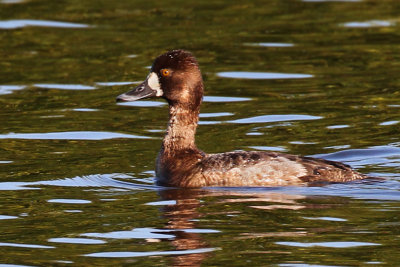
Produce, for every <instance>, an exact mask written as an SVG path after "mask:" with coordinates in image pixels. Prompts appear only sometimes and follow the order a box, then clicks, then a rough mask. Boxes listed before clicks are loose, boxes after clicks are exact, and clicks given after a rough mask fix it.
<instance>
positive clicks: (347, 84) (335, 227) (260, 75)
mask: <svg viewBox="0 0 400 267" xmlns="http://www.w3.org/2000/svg"><path fill="white" fill-rule="evenodd" d="M399 12H400V5H398V1H397V0H379V1H378V0H287V1H279V0H271V1H268V4H266V2H265V1H239V2H232V1H195V2H193V1H192V2H187V1H175V2H172V1H162V2H157V3H150V2H148V1H117V2H115V1H90V0H89V1H46V0H43V1H36V0H30V1H20V0H12V1H10V0H3V1H0V40H1V42H0V56H1V58H2V60H1V61H0V70H1V71H0V103H1V107H2V108H1V111H0V122H1V126H2V127H1V128H0V190H1V197H0V207H1V209H0V230H1V233H2V235H1V240H0V255H1V257H0V265H1V264H4V265H6V266H10V265H11V266H75V265H76V266H89V265H90V266H124V265H127V266H130V265H135V266H200V265H202V266H248V265H252V266H270V265H272V266H371V265H373V266H386V265H387V266H397V265H398V263H399V262H400V256H399V253H398V247H399V236H400V231H399V229H400V227H399V226H400V223H399V214H400V212H399V211H400V175H399V173H400V153H399V152H400V137H399V134H398V133H399V130H400V129H399V126H400V124H399V123H398V122H399V121H400V116H399V107H400V96H399V95H400V94H399V87H400V82H399V78H398V73H399V72H398V67H399V66H398V62H399V61H400V57H399V53H398V51H400V47H399V44H400V35H399V32H400V28H399V27H400V25H399V23H398V14H399ZM174 48H184V49H187V50H190V51H192V52H193V53H194V54H195V55H196V56H197V58H198V61H199V63H200V67H201V70H202V72H203V78H204V82H205V93H206V96H205V97H204V101H203V106H202V109H201V116H200V117H201V118H200V126H199V128H198V131H197V144H198V146H199V148H201V149H202V150H204V151H206V152H209V153H216V152H224V151H233V150H262V151H278V152H285V153H293V154H301V155H309V156H315V157H320V158H325V159H328V160H336V161H341V162H344V163H346V164H349V165H351V166H352V167H354V168H355V169H357V170H358V171H360V172H363V173H366V174H369V175H371V176H375V177H379V178H375V179H370V180H365V181H355V182H352V183H347V184H325V185H321V186H314V187H267V188H202V189H195V190H183V189H172V188H164V187H160V186H157V185H155V183H154V181H155V178H154V175H155V173H154V162H155V158H156V155H157V152H158V149H159V147H160V143H161V139H162V138H163V136H164V131H165V128H166V124H167V122H166V120H167V117H168V110H167V108H168V107H167V104H166V103H165V102H164V101H162V100H156V99H151V100H144V101H138V102H132V103H124V104H116V103H115V97H116V96H117V95H119V94H121V93H123V92H125V91H127V90H129V89H131V88H132V87H133V86H135V85H136V84H137V83H138V82H140V81H142V80H143V79H144V78H145V77H146V76H147V74H148V71H149V70H148V66H150V65H151V64H152V61H153V59H154V57H156V56H157V55H159V54H160V53H162V52H164V51H166V50H168V49H174ZM382 178H383V179H382Z"/></svg>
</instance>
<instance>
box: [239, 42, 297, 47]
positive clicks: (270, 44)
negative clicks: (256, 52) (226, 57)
mask: <svg viewBox="0 0 400 267" xmlns="http://www.w3.org/2000/svg"><path fill="white" fill-rule="evenodd" d="M244 45H247V46H261V47H293V46H294V44H292V43H245V44H244Z"/></svg>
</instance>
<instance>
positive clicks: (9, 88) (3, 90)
mask: <svg viewBox="0 0 400 267" xmlns="http://www.w3.org/2000/svg"><path fill="white" fill-rule="evenodd" d="M25 88H26V86H25V85H0V95H8V94H11V93H12V92H14V91H17V90H22V89H25Z"/></svg>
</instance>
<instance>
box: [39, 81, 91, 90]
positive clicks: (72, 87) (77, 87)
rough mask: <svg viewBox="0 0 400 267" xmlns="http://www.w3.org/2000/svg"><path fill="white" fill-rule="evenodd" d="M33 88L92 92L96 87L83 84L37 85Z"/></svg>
mask: <svg viewBox="0 0 400 267" xmlns="http://www.w3.org/2000/svg"><path fill="white" fill-rule="evenodd" d="M34 86H35V87H38V88H43V89H59V90H94V89H96V87H93V86H88V85H83V84H56V83H54V84H51V83H38V84H34Z"/></svg>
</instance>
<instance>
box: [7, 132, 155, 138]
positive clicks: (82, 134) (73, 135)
mask: <svg viewBox="0 0 400 267" xmlns="http://www.w3.org/2000/svg"><path fill="white" fill-rule="evenodd" d="M114 138H133V139H151V137H148V136H141V135H132V134H121V133H113V132H92V131H73V132H53V133H8V134H0V139H34V140H107V139H114Z"/></svg>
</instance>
